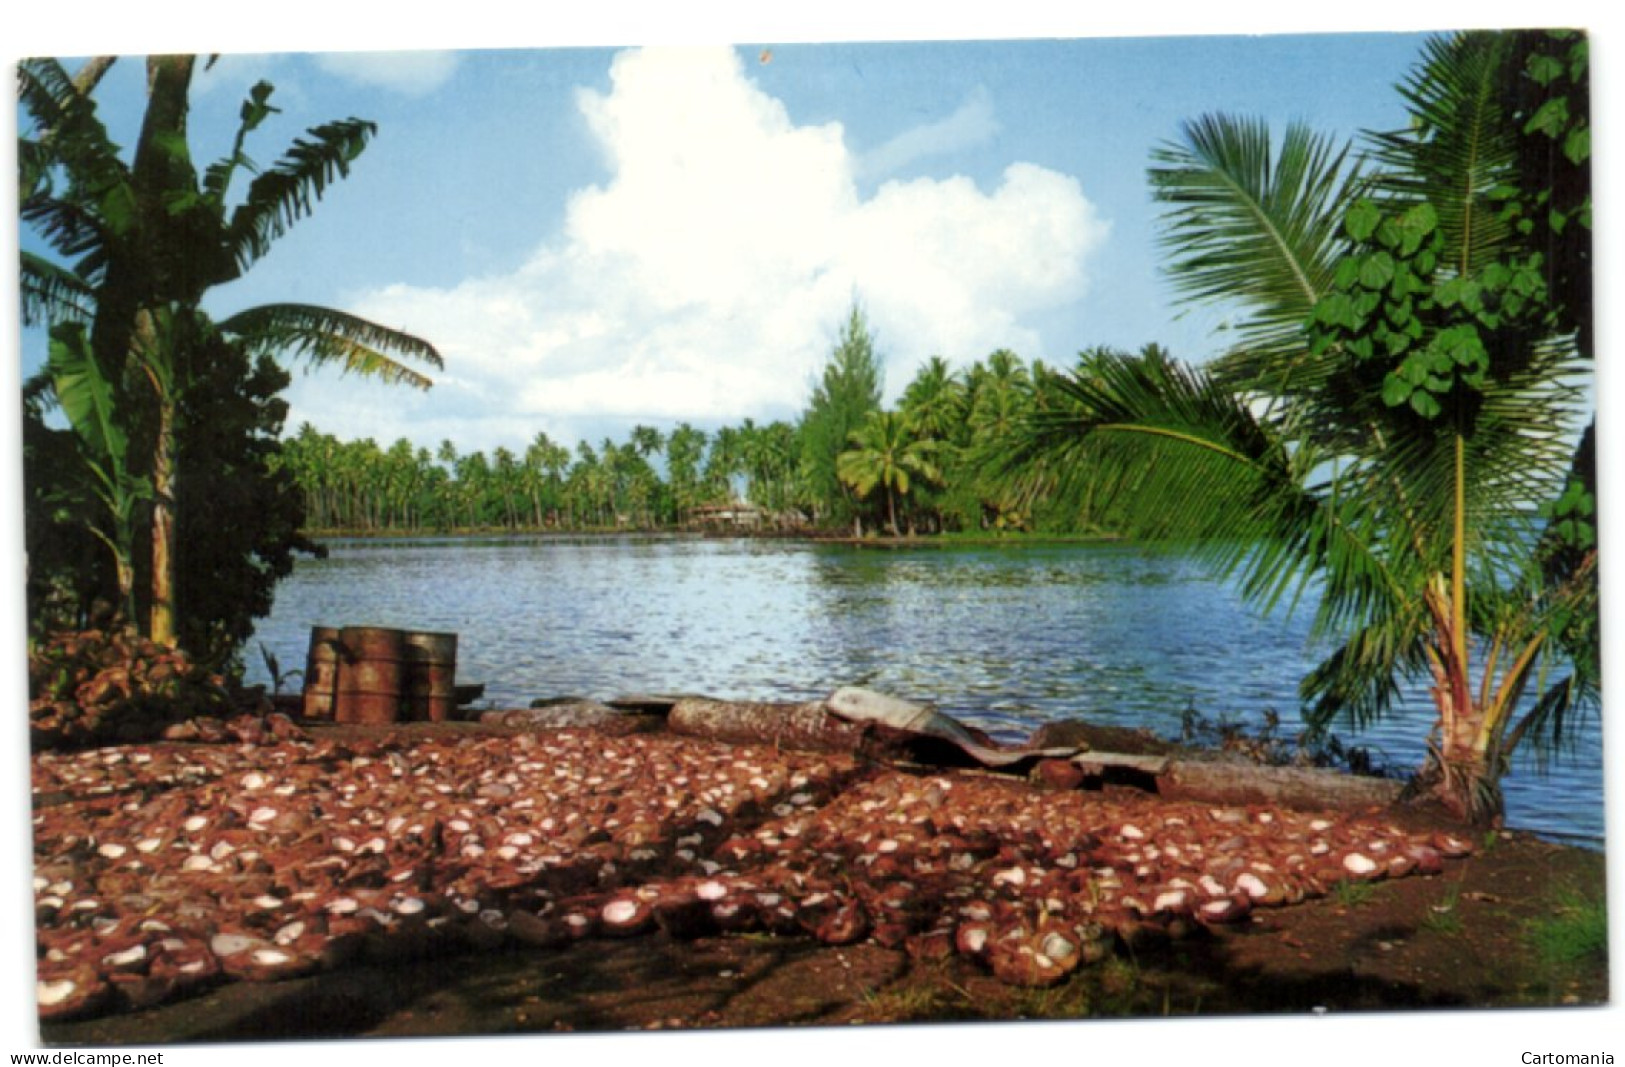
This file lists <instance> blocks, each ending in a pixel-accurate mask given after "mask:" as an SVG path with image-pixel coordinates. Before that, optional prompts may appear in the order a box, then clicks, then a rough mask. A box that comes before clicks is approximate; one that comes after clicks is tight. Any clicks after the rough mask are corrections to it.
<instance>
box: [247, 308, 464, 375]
mask: <svg viewBox="0 0 1625 1067" xmlns="http://www.w3.org/2000/svg"><path fill="white" fill-rule="evenodd" d="M220 329H221V330H222V331H223V332H225V333H228V334H233V335H235V336H237V337H238V338H239V339H240V340H242V341H243V343H244V344H246V345H247V346H248V347H249V349H250V350H251V351H255V352H264V353H268V354H272V355H276V354H284V353H286V354H291V355H294V356H298V357H302V358H304V359H308V360H309V361H310V362H312V363H313V364H317V365H321V364H330V363H337V364H338V365H339V366H341V367H342V368H343V369H344V370H345V371H346V372H354V373H356V374H362V375H367V376H370V377H377V378H379V379H381V380H383V381H385V382H390V383H395V382H400V383H404V384H407V385H412V386H415V387H417V388H419V389H427V388H429V386H430V385H432V384H433V383H432V382H431V381H430V379H429V378H427V377H425V376H424V375H422V374H420V373H418V372H417V371H415V370H413V369H411V368H410V367H408V366H406V365H405V364H404V363H402V362H401V361H400V360H399V359H397V358H395V357H394V356H392V355H390V354H389V353H394V354H395V355H397V356H401V357H405V358H407V359H412V360H417V361H419V362H422V363H426V364H428V365H429V366H431V367H435V368H437V369H438V368H440V367H442V366H444V363H443V362H442V361H441V358H440V353H439V352H438V351H436V350H435V347H434V346H433V345H431V344H429V342H427V341H424V340H423V339H421V338H419V337H414V336H413V335H411V334H409V333H405V332H402V331H400V330H392V329H390V328H389V327H387V326H380V325H378V324H377V323H375V322H369V321H368V320H366V319H363V318H360V317H358V316H355V315H350V314H347V313H345V312H342V311H335V310H333V309H331V308H323V307H315V306H312V305H309V304H265V305H262V306H260V307H256V308H250V309H249V310H247V311H243V312H239V313H238V314H236V315H233V316H231V317H230V318H228V319H226V320H225V321H223V322H221V323H220Z"/></svg>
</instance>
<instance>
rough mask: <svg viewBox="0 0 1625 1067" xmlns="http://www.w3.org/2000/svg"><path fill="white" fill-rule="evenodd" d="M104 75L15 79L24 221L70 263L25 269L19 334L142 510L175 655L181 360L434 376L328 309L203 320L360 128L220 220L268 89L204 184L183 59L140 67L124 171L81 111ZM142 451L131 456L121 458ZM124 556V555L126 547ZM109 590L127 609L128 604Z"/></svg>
mask: <svg viewBox="0 0 1625 1067" xmlns="http://www.w3.org/2000/svg"><path fill="white" fill-rule="evenodd" d="M111 62H112V61H111V60H97V61H92V62H90V63H89V64H87V66H86V68H85V70H84V71H82V72H81V75H82V76H81V77H80V78H79V79H78V80H75V79H74V78H72V77H70V76H69V75H68V74H67V72H66V70H65V69H64V68H63V67H62V66H61V64H59V63H58V62H56V61H55V60H50V59H31V60H26V61H24V62H23V63H22V64H20V65H19V68H18V78H19V89H20V96H21V99H22V102H23V104H24V106H25V107H26V108H27V109H28V112H29V114H30V116H31V118H32V120H33V122H34V126H35V130H36V131H37V132H36V136H34V137H33V138H31V139H26V140H25V141H24V142H23V145H22V146H21V147H20V149H19V158H20V162H21V164H22V183H21V191H22V216H23V218H24V220H25V221H27V222H29V223H31V224H33V225H34V226H35V227H36V228H37V229H38V231H39V232H40V233H41V235H42V236H43V237H44V238H45V240H46V241H48V242H49V243H50V245H51V246H52V248H53V249H55V251H56V252H57V253H58V254H60V255H61V256H62V257H64V258H65V259H66V260H68V261H69V263H70V264H71V265H69V266H62V265H59V264H56V263H52V262H50V261H48V260H46V259H44V258H42V257H39V256H36V255H32V254H29V253H24V255H23V257H22V289H23V297H24V299H23V307H24V316H25V321H28V322H39V321H45V322H49V323H51V324H52V331H51V347H50V356H49V360H48V362H47V366H46V375H47V377H48V378H49V380H50V382H51V384H52V387H53V388H54V390H55V392H56V395H57V399H58V401H59V402H60V403H61V404H62V407H63V411H64V413H65V414H66V415H67V416H68V418H69V420H70V422H72V423H73V425H74V427H75V430H76V431H77V432H78V436H79V440H80V441H81V444H82V446H83V450H84V451H83V454H84V455H85V457H86V459H87V461H88V462H89V463H91V464H92V465H93V466H94V467H97V468H100V469H101V470H102V471H103V472H111V473H110V477H109V478H108V479H107V480H108V481H109V482H110V484H111V487H112V488H111V490H110V496H111V498H112V499H111V501H110V503H111V504H113V505H114V506H115V507H117V508H119V509H120V511H119V519H118V521H119V522H120V523H122V524H124V525H126V526H129V525H133V522H134V512H133V509H132V508H130V507H129V506H128V504H129V499H128V498H129V494H130V493H132V492H133V493H135V494H137V495H138V496H146V497H149V498H150V500H151V504H152V507H151V543H152V588H151V590H150V597H149V599H150V620H149V623H148V626H149V632H150V636H151V637H152V638H153V639H154V640H155V641H158V642H160V643H165V644H173V643H174V641H175V603H174V580H175V567H176V553H177V551H178V549H179V546H178V545H177V543H176V527H175V515H174V508H175V496H176V482H177V480H178V478H179V471H178V457H177V455H176V439H177V437H176V435H177V431H178V426H177V419H178V417H179V412H180V411H181V406H182V401H183V399H184V397H185V396H186V394H187V391H188V389H189V388H190V386H191V384H192V383H191V381H190V380H189V376H188V374H187V362H188V358H187V353H188V352H203V351H207V349H208V345H209V344H210V343H211V342H212V340H213V339H214V338H216V337H220V336H223V337H224V338H225V339H226V340H228V341H230V342H234V343H236V344H238V345H240V346H242V347H243V348H244V349H245V350H246V351H247V352H248V353H249V354H250V355H257V354H260V353H271V354H274V355H297V356H302V357H304V358H306V359H308V360H310V361H311V362H312V363H317V364H322V363H338V364H339V365H340V366H342V367H344V368H345V369H347V370H354V371H357V372H359V373H364V374H372V375H376V376H379V377H381V378H383V379H384V380H386V381H403V382H407V383H410V384H413V385H417V386H420V387H427V385H428V384H429V382H428V379H426V378H424V377H423V376H422V375H420V374H418V373H417V372H416V371H414V370H411V369H410V368H408V367H407V366H406V365H405V364H403V363H401V362H400V361H399V360H398V359H396V358H394V357H392V356H391V355H389V354H388V353H391V352H393V353H395V354H396V355H398V356H403V357H406V358H409V359H416V360H422V361H424V362H426V363H428V364H430V365H432V366H435V367H438V366H440V356H439V354H438V353H437V352H436V351H435V349H434V347H433V346H432V345H430V344H429V343H428V342H426V341H423V340H421V339H420V338H417V337H413V336H412V335H410V334H405V333H402V332H399V331H396V330H391V329H387V328H385V327H382V326H379V325H377V324H375V323H371V322H368V321H366V320H364V319H359V318H356V317H354V316H351V315H347V314H345V313H343V312H339V311H334V310H331V309H328V308H319V307H311V306H307V305H299V304H273V305H266V306H263V307H257V308H252V309H249V310H246V311H243V312H240V313H238V314H236V315H232V316H230V317H228V318H227V319H225V320H224V321H222V322H220V323H218V324H216V323H212V322H210V321H209V320H208V318H207V317H206V316H205V315H204V314H203V313H202V311H201V310H200V305H201V303H202V299H203V296H204V294H205V293H206V292H207V291H208V290H209V289H211V288H213V287H214V286H216V285H220V284H223V283H225V282H228V281H231V280H233V279H235V278H237V277H239V276H240V275H241V274H242V273H243V272H244V271H246V270H247V269H248V268H249V267H251V266H252V265H253V264H254V263H255V262H256V261H258V260H259V259H260V258H261V257H262V256H264V255H265V254H266V252H268V251H269V249H270V246H271V244H272V242H273V241H275V240H276V238H278V237H280V236H281V235H282V234H284V233H285V232H287V230H288V228H289V227H290V226H292V225H293V223H295V222H296V221H298V220H299V219H301V218H303V217H304V216H305V215H307V214H309V213H310V211H311V209H312V206H313V204H314V202H315V201H316V200H318V199H320V197H321V195H322V193H323V191H324V190H325V189H326V187H327V186H328V184H330V183H331V182H332V181H333V180H335V179H336V178H341V177H344V176H345V175H347V174H348V172H349V165H350V163H351V162H352V161H353V160H354V159H355V158H356V156H357V155H359V154H360V152H361V151H362V150H363V149H364V148H365V146H366V144H367V141H368V139H369V138H370V137H371V135H372V134H373V132H374V130H375V127H374V126H373V124H372V123H369V122H363V121H361V120H357V119H349V120H345V121H342V122H336V123H330V124H328V125H324V126H319V127H316V128H315V129H312V130H310V131H309V132H308V136H309V139H308V140H306V139H300V140H297V141H295V142H294V144H293V146H292V147H291V148H290V149H289V150H288V152H287V153H286V154H285V155H284V156H283V157H282V158H281V159H280V160H278V161H277V162H276V163H275V164H274V165H272V166H271V167H269V168H267V169H265V170H263V171H261V172H260V173H258V174H257V175H256V176H255V177H254V178H253V180H252V181H250V183H249V185H248V189H247V191H246V194H245V195H244V197H243V199H242V201H241V202H238V203H236V204H234V205H233V204H231V203H230V202H229V196H230V190H231V185H232V181H233V179H234V178H235V177H236V175H237V173H238V172H239V171H240V170H246V169H250V168H251V167H252V163H251V161H250V160H249V158H248V156H247V155H246V154H245V153H244V142H245V140H246V139H247V136H248V135H249V134H250V133H251V132H253V130H254V129H255V128H257V127H258V126H259V125H260V124H261V123H262V122H263V121H264V120H265V119H266V118H267V117H268V116H269V115H271V114H272V113H274V111H275V110H276V109H275V108H273V107H272V106H271V105H270V103H269V100H270V96H271V92H272V89H271V86H270V85H269V84H267V83H264V82H261V83H259V84H257V85H256V86H254V88H253V89H252V90H251V92H250V94H249V97H248V99H247V100H246V101H245V102H244V104H243V107H242V110H241V116H240V124H239V127H238V130H237V133H236V138H235V142H234V144H233V145H232V149H231V152H230V153H229V154H228V155H227V156H226V157H225V158H223V159H221V160H219V161H218V162H216V163H214V164H212V165H211V166H209V167H208V168H207V169H206V170H205V171H204V173H203V175H202V177H201V179H200V178H199V175H198V174H197V172H196V171H195V170H194V167H193V164H192V161H191V157H190V154H189V151H188V148H187V138H186V117H187V110H188V100H187V97H188V92H189V89H190V85H191V80H192V73H193V69H194V67H195V65H196V60H195V57H192V56H152V57H149V58H148V60H147V71H148V104H147V110H146V114H145V117H144V120H143V123H142V127H141V131H140V135H139V137H138V139H137V140H136V144H135V150H134V154H133V159H132V161H131V162H130V163H129V164H126V163H125V162H124V161H123V160H122V159H120V158H119V154H118V147H117V145H116V144H114V142H113V141H112V140H111V138H109V136H108V134H107V131H106V129H105V128H104V127H103V126H102V124H101V122H100V120H99V119H98V118H97V117H96V109H95V104H94V102H93V101H92V100H91V97H90V92H91V89H92V88H93V87H94V85H95V83H96V81H97V79H99V77H100V73H101V72H102V71H105V69H106V67H107V66H108V65H109V64H110V63H111ZM59 174H60V175H61V176H63V177H65V182H64V183H62V187H61V188H60V189H59V188H58V181H57V176H58V175H59ZM87 426H88V427H90V429H89V432H86V427H87ZM110 429H112V430H113V431H114V432H111V433H110V432H109V430H110ZM137 439H139V440H142V441H143V442H145V446H144V448H141V449H137V448H135V447H134V446H133V444H132V442H133V441H134V440H137ZM119 540H121V541H122V542H123V543H124V544H126V545H128V544H130V543H133V541H134V536H133V533H132V532H130V531H126V533H124V534H123V535H121V536H120V538H119ZM121 573H122V572H121ZM120 592H121V596H122V597H123V598H124V600H125V602H126V604H127V605H132V606H133V603H134V595H133V594H134V590H133V588H129V589H121V590H120Z"/></svg>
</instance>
